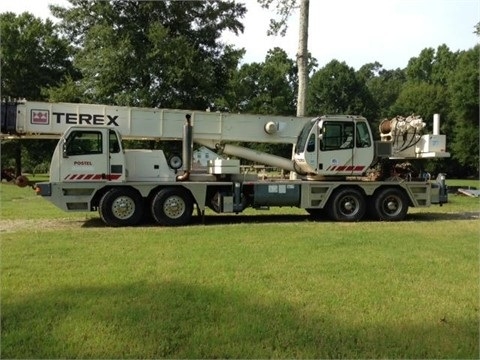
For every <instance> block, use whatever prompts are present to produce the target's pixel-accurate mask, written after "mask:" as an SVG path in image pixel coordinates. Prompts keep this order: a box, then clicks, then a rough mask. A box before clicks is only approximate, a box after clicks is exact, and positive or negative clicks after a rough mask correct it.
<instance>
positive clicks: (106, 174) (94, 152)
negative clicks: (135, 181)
mask: <svg viewBox="0 0 480 360" xmlns="http://www.w3.org/2000/svg"><path fill="white" fill-rule="evenodd" d="M63 141H64V143H63V154H62V160H61V163H60V180H61V181H75V182H79V181H80V182H91V181H108V180H110V175H111V171H110V158H109V157H110V154H109V129H106V128H103V129H98V130H97V129H91V128H89V129H82V128H72V129H70V130H69V132H68V133H67V134H66V136H65V137H64V140H63Z"/></svg>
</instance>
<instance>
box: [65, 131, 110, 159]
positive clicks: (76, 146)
mask: <svg viewBox="0 0 480 360" xmlns="http://www.w3.org/2000/svg"><path fill="white" fill-rule="evenodd" d="M101 153H102V133H101V132H98V131H73V132H72V133H71V134H70V135H69V136H68V139H67V141H66V154H67V155H69V156H70V155H88V154H101Z"/></svg>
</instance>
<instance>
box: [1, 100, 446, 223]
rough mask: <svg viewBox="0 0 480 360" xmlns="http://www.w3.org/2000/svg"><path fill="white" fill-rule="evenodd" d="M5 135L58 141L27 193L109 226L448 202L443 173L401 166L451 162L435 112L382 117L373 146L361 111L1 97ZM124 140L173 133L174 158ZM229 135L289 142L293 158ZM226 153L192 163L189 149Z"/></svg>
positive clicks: (391, 215) (390, 210)
mask: <svg viewBox="0 0 480 360" xmlns="http://www.w3.org/2000/svg"><path fill="white" fill-rule="evenodd" d="M1 106H2V107H1V136H2V138H38V139H41V138H60V140H59V141H58V144H57V147H56V149H55V151H54V154H53V157H52V159H51V166H50V179H49V181H48V182H40V183H37V184H36V191H37V192H38V194H40V195H41V196H43V197H44V198H45V199H47V200H49V201H50V202H52V203H53V204H55V205H56V206H57V207H59V208H60V209H63V210H65V211H84V212H88V211H98V212H99V214H100V218H101V219H102V220H103V221H104V222H105V224H107V225H109V226H133V225H137V224H139V223H140V222H141V221H142V220H143V219H144V217H145V216H149V217H151V218H153V219H154V220H155V222H156V223H158V224H159V225H165V226H178V225H185V224H188V223H189V222H191V220H192V217H193V216H194V209H196V211H197V214H198V216H201V217H202V218H203V216H204V215H205V210H206V208H210V209H212V210H213V211H215V212H216V213H241V212H242V211H243V210H244V209H246V208H248V207H252V208H256V209H268V208H270V207H276V206H278V207H297V208H302V209H305V210H306V211H307V212H308V213H309V214H311V215H312V216H313V217H318V216H320V214H323V213H326V214H327V215H328V216H329V217H330V218H331V219H333V220H335V221H360V220H361V219H362V218H364V217H365V216H366V214H368V215H369V216H370V217H372V218H376V219H379V220H384V221H399V220H402V219H404V218H405V216H406V214H407V210H408V207H410V206H412V207H426V206H430V205H431V204H440V205H442V204H443V203H445V202H447V201H448V198H447V189H446V185H445V175H444V174H439V175H438V176H437V178H436V179H434V180H433V179H430V176H429V175H428V174H413V173H412V172H411V171H408V170H407V171H399V170H397V168H396V167H395V164H396V163H398V162H399V161H406V160H413V159H426V158H435V157H448V156H450V154H449V153H448V152H446V138H445V135H441V134H440V133H439V128H440V125H439V121H440V120H439V116H435V117H434V124H433V130H434V131H433V134H423V130H424V128H425V125H426V124H425V123H424V122H423V120H422V119H421V118H419V117H418V116H410V117H408V118H403V117H396V118H393V119H390V120H384V121H382V122H381V124H380V129H379V130H380V134H381V135H380V137H381V139H380V140H378V141H374V140H373V138H372V131H371V128H370V126H369V123H368V121H367V120H366V119H365V118H364V117H362V116H351V115H332V116H330V115H326V116H320V117H316V118H313V119H312V118H296V117H280V116H265V115H243V114H231V113H215V112H202V111H185V110H169V109H157V108H136V107H120V106H104V105H90V104H72V103H44V102H27V101H20V102H16V101H15V102H3V101H2V104H1ZM122 139H148V140H161V141H166V140H180V141H181V142H182V155H181V156H173V157H171V158H169V159H167V157H166V156H165V153H164V151H162V150H147V149H143V150H138V149H124V148H123V144H122ZM232 142H237V143H238V142H264V143H276V144H279V143H284V144H292V145H294V151H293V152H292V158H291V159H286V158H283V157H279V156H277V155H274V154H267V153H263V152H259V151H255V150H252V149H249V148H246V147H241V146H238V145H234V144H232ZM194 143H196V144H198V145H202V146H206V147H208V148H210V149H214V150H215V151H217V153H218V154H225V155H230V156H233V157H235V158H228V159H225V158H220V157H219V158H216V159H212V160H210V161H209V163H208V167H207V168H206V169H205V170H204V171H201V172H199V171H194V170H193V169H192V151H193V144H194ZM238 158H241V159H246V160H249V161H254V162H257V163H261V164H264V165H267V166H273V167H277V168H280V169H284V170H286V171H290V172H291V173H292V174H296V176H291V178H290V179H271V180H262V179H260V178H259V177H258V175H257V174H251V173H248V172H245V171H243V172H242V171H241V168H242V167H241V166H240V160H238Z"/></svg>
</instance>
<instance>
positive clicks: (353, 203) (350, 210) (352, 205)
mask: <svg viewBox="0 0 480 360" xmlns="http://www.w3.org/2000/svg"><path fill="white" fill-rule="evenodd" d="M358 210H359V204H358V200H357V199H356V198H355V197H354V196H350V195H349V196H344V197H343V198H342V199H341V200H340V212H341V213H342V215H345V216H352V215H355V214H356V213H358Z"/></svg>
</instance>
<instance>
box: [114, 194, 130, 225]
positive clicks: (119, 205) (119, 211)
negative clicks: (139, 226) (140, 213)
mask: <svg viewBox="0 0 480 360" xmlns="http://www.w3.org/2000/svg"><path fill="white" fill-rule="evenodd" d="M134 213H135V201H133V199H132V198H130V197H128V196H120V197H118V198H116V199H115V201H114V202H113V204H112V214H113V215H114V216H115V217H116V218H117V219H122V220H124V219H128V218H130V217H131V216H132V215H133V214H134Z"/></svg>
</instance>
